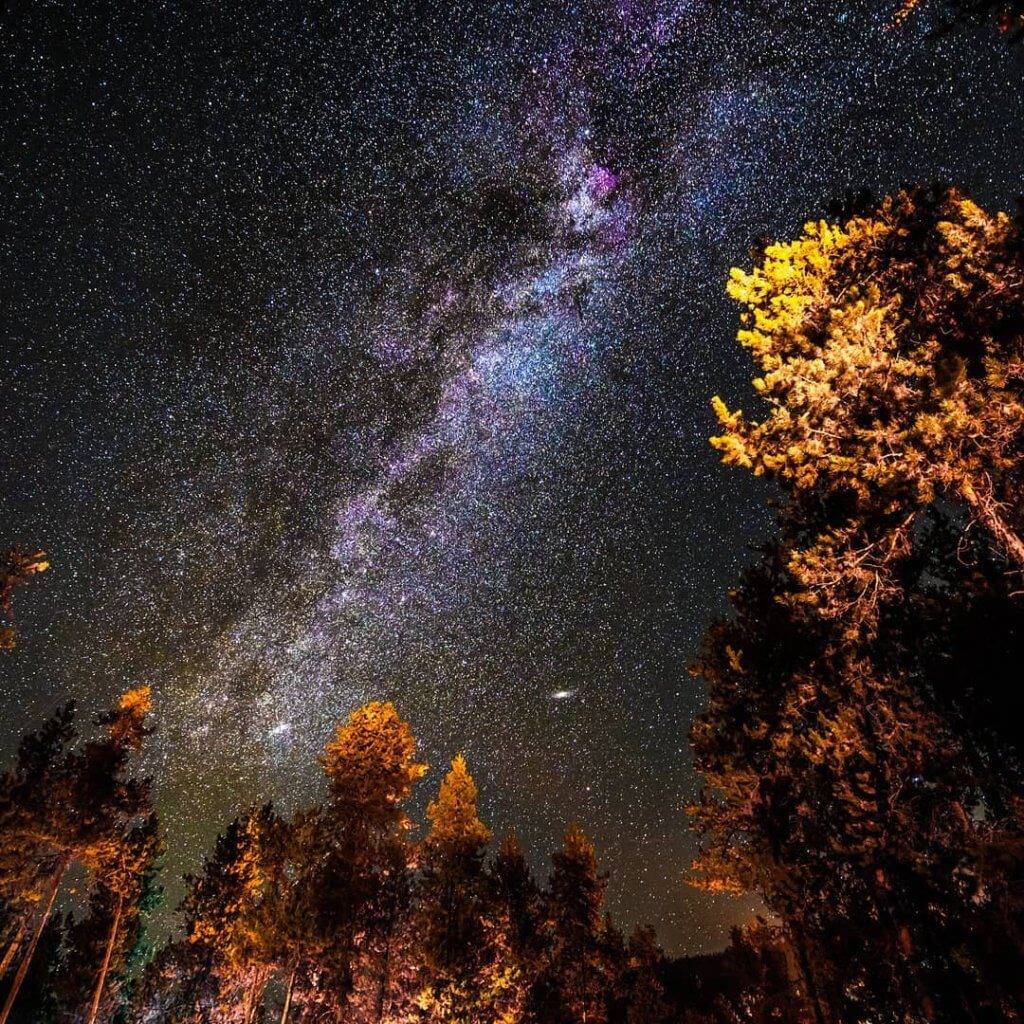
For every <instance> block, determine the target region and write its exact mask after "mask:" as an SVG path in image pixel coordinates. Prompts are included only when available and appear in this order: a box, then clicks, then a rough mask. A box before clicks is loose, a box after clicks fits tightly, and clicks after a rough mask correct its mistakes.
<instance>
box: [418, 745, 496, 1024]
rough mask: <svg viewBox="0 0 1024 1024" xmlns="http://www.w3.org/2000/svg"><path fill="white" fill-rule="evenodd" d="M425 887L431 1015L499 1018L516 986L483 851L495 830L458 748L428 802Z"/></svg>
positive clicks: (426, 990)
mask: <svg viewBox="0 0 1024 1024" xmlns="http://www.w3.org/2000/svg"><path fill="white" fill-rule="evenodd" d="M427 818H428V819H429V821H430V832H429V834H428V835H427V839H426V842H425V844H424V852H423V858H422V864H421V870H422V878H421V882H420V890H419V899H420V906H419V913H420V922H421V923H420V926H419V927H420V933H421V935H422V947H421V948H422V958H423V961H424V971H423V973H424V985H423V989H422V992H421V995H420V998H419V1002H420V1005H421V1007H422V1008H423V1009H424V1010H425V1012H426V1013H427V1015H428V1017H429V1019H431V1020H437V1021H476V1020H488V1019H490V1020H495V1019H498V1018H499V1016H500V1013H501V1004H502V1003H503V1002H504V999H505V998H506V997H507V996H508V995H509V994H510V993H509V989H511V988H512V986H513V978H512V976H511V974H510V973H509V972H508V971H506V970H505V968H506V967H508V966H509V965H508V964H507V963H506V962H504V961H506V960H507V958H506V957H503V956H502V954H504V953H505V952H506V947H505V945H504V943H503V941H502V940H503V938H504V936H503V935H502V934H501V928H500V924H499V922H498V920H497V919H496V918H495V915H494V911H495V909H496V908H494V907H493V906H490V905H489V903H488V899H487V896H488V893H487V885H486V877H485V872H484V854H485V853H486V850H487V844H488V843H489V842H490V838H491V833H490V830H489V829H488V828H487V826H486V825H484V823H483V822H482V821H481V820H480V818H479V816H478V813H477V789H476V783H475V782H474V781H473V778H472V776H471V775H470V774H469V770H468V768H467V767H466V760H465V758H464V757H463V756H462V755H461V754H459V755H457V756H456V757H455V759H454V760H453V761H452V764H451V769H450V770H449V772H448V773H447V775H446V776H445V778H444V780H443V782H442V783H441V788H440V790H439V792H438V795H437V799H436V800H434V801H432V802H431V803H430V804H428V806H427Z"/></svg>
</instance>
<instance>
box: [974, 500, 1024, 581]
mask: <svg viewBox="0 0 1024 1024" xmlns="http://www.w3.org/2000/svg"><path fill="white" fill-rule="evenodd" d="M960 494H961V495H962V496H963V499H964V501H966V502H967V504H968V505H969V506H970V508H971V511H972V512H973V513H974V515H975V518H976V519H977V520H978V521H979V522H980V523H981V524H982V525H983V526H984V527H985V529H986V530H988V532H989V533H990V534H991V535H992V537H993V539H994V540H995V542H996V544H998V545H999V547H1000V548H1002V550H1003V551H1004V552H1005V554H1006V556H1007V557H1008V558H1009V559H1010V561H1011V562H1013V563H1014V565H1015V566H1016V567H1017V568H1018V569H1024V541H1022V540H1021V539H1020V537H1018V536H1017V534H1016V533H1014V531H1013V530H1011V529H1010V527H1009V526H1007V525H1006V521H1005V520H1004V519H1003V517H1002V516H1001V515H1000V514H999V509H998V506H997V505H996V502H995V499H994V498H993V497H992V496H991V495H990V494H988V495H980V494H978V492H977V491H976V490H975V489H974V485H973V484H972V483H971V482H970V480H965V481H964V482H963V483H962V484H961V485H960Z"/></svg>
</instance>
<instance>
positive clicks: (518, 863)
mask: <svg viewBox="0 0 1024 1024" xmlns="http://www.w3.org/2000/svg"><path fill="white" fill-rule="evenodd" d="M489 878H490V884H491V889H492V893H493V896H492V898H493V899H494V900H495V901H496V902H497V903H498V905H499V906H500V907H501V908H502V912H503V913H504V914H505V916H506V917H507V919H508V922H509V928H510V943H511V946H512V951H513V954H514V955H515V957H516V960H517V961H518V962H519V963H520V964H521V965H522V969H523V971H524V972H529V971H531V970H532V968H533V965H535V964H536V963H537V959H538V957H539V955H540V952H541V948H542V945H543V937H542V934H541V930H542V921H543V907H542V904H541V895H540V888H539V887H538V885H537V881H536V879H535V878H534V877H533V872H532V871H531V870H530V866H529V865H528V864H527V862H526V857H525V856H524V855H523V848H522V846H521V845H520V842H519V839H518V837H517V836H516V834H515V832H513V831H512V830H509V832H508V833H507V834H506V836H505V838H504V839H503V840H502V843H501V846H500V847H499V848H498V852H497V854H495V857H494V861H493V863H492V864H491V866H490V870H489Z"/></svg>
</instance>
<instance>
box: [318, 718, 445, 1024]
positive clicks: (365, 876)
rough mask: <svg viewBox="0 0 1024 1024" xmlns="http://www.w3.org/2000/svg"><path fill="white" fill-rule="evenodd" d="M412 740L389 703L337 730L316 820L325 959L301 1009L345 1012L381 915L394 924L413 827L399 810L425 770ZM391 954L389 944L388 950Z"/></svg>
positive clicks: (384, 990) (328, 755) (320, 923)
mask: <svg viewBox="0 0 1024 1024" xmlns="http://www.w3.org/2000/svg"><path fill="white" fill-rule="evenodd" d="M415 748H416V744H415V740H414V739H413V735H412V730H411V729H410V728H409V725H408V723H407V722H405V721H403V720H402V718H401V717H400V716H399V715H398V712H397V711H396V710H395V707H394V705H393V704H391V703H385V702H379V701H374V702H371V703H369V704H367V705H365V706H364V707H362V708H359V709H358V710H356V711H354V712H353V713H352V714H351V715H350V716H349V718H348V720H347V721H346V722H344V723H342V724H340V725H339V726H338V728H337V730H336V731H335V734H334V736H333V738H332V739H331V741H330V742H329V743H328V744H327V747H326V749H325V750H324V754H323V756H322V757H321V760H320V763H321V765H322V767H323V770H324V775H325V776H326V780H327V786H328V799H327V802H326V804H325V805H324V807H323V808H322V810H321V812H320V814H319V815H318V826H317V828H318V839H317V843H318V848H319V851H320V854H319V862H318V869H317V872H316V874H315V875H314V877H313V884H314V885H315V887H316V889H317V891H318V893H319V901H318V908H317V915H318V916H317V922H316V928H317V931H318V935H319V942H320V944H321V949H322V950H323V954H322V955H321V956H320V957H319V958H318V963H317V977H318V982H317V984H316V985H313V986H310V987H309V989H308V990H307V991H306V992H305V993H304V1001H306V1002H310V1001H320V1002H321V1003H322V1002H324V1001H325V1000H326V1001H327V1002H328V1003H329V1004H330V1005H333V1006H334V1008H335V1009H337V1008H339V1007H340V1006H341V1005H343V1004H344V1001H345V1000H346V999H347V998H348V997H349V995H350V992H351V986H352V975H353V970H354V968H355V967H356V965H357V963H358V962H360V961H362V962H363V963H364V964H365V962H366V961H367V959H368V957H369V958H372V951H371V948H370V947H371V946H372V945H373V944H375V943H379V942H380V938H381V935H380V928H379V927H377V925H378V924H379V922H380V920H381V918H382V913H383V916H384V919H385V920H388V921H390V924H389V929H390V928H391V927H393V924H394V912H393V910H391V909H385V910H383V911H382V908H390V907H391V906H392V905H393V902H392V901H393V900H394V899H396V898H400V897H399V896H396V892H400V890H401V886H402V885H403V880H402V879H401V878H400V877H399V876H400V875H401V873H403V872H404V871H405V870H406V865H407V858H408V846H407V840H406V834H407V831H408V829H409V821H408V818H407V817H406V815H405V813H404V811H403V809H402V804H403V803H404V801H405V800H406V799H407V798H408V797H409V795H410V793H411V792H412V787H413V785H414V784H415V782H416V781H417V780H418V779H419V778H421V777H422V775H423V773H424V772H425V771H426V765H423V764H420V763H418V762H417V761H416V760H415V756H414V755H415ZM389 948H390V947H389V946H388V944H387V942H384V949H385V950H387V949H389ZM389 971H390V967H389V968H388V969H387V970H384V971H383V972H382V979H383V980H382V982H381V984H382V986H383V987H382V988H380V989H378V991H380V992H381V993H382V994H381V995H380V1002H381V1003H384V1002H386V1001H387V998H388V994H387V989H388V984H389V981H388V974H389Z"/></svg>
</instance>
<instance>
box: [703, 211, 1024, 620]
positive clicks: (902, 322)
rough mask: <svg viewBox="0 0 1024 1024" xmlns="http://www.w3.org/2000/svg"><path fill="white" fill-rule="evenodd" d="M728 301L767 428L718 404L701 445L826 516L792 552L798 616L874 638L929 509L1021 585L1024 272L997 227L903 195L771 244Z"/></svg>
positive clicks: (1017, 240)
mask: <svg viewBox="0 0 1024 1024" xmlns="http://www.w3.org/2000/svg"><path fill="white" fill-rule="evenodd" d="M729 293H730V295H732V296H733V297H734V298H735V299H736V300H737V301H739V302H740V303H741V304H743V305H744V306H745V307H746V310H747V312H746V313H745V314H744V320H745V322H746V326H745V327H744V329H743V330H741V331H740V333H739V338H740V341H741V343H742V344H743V345H744V346H745V347H747V348H748V349H749V350H750V351H751V353H752V355H753V357H754V359H755V362H756V363H757V365H758V367H759V369H760V371H761V373H760V376H759V377H757V378H756V379H755V380H754V386H755V388H756V389H757V391H758V392H759V394H760V396H761V398H762V399H763V400H764V402H765V403H766V409H767V412H766V414H765V415H764V416H763V417H762V418H761V419H760V420H759V421H749V420H747V419H746V418H744V416H743V415H742V413H740V412H735V411H729V410H728V409H727V408H726V406H725V404H724V403H723V402H722V401H721V400H720V399H718V398H716V399H715V400H714V405H715V410H716V412H717V415H718V418H719V422H720V424H721V426H722V433H721V434H720V435H719V436H717V437H715V438H713V439H712V444H713V445H714V446H715V447H716V448H718V449H719V450H720V451H721V452H722V457H723V461H725V462H726V463H728V464H730V465H737V466H741V467H744V468H747V469H751V470H753V472H754V473H756V474H767V475H770V476H772V477H774V478H775V479H776V480H778V481H779V482H780V483H781V484H782V485H783V486H784V487H785V488H787V489H788V490H789V491H790V492H791V493H792V494H793V495H794V500H801V501H804V502H805V503H806V504H813V503H814V502H818V503H820V502H825V503H826V505H827V516H826V517H825V521H824V522H821V523H816V524H815V523H812V522H811V521H810V520H809V518H808V517H804V519H803V520H802V522H801V528H802V530H803V532H804V534H805V538H804V539H803V540H802V541H801V542H800V543H794V544H793V545H792V548H791V551H790V552H789V565H788V568H789V569H790V571H791V572H793V573H794V574H795V575H796V576H797V578H798V579H799V580H800V581H801V582H803V583H804V594H803V599H805V600H807V601H809V602H813V603H814V604H816V605H817V606H818V607H819V609H820V610H821V611H822V612H823V613H828V614H832V615H834V616H836V617H845V618H846V619H848V620H849V621H850V622H851V623H852V624H853V626H854V627H856V626H859V625H860V624H861V623H867V624H869V625H870V623H872V622H873V611H874V608H875V606H876V604H877V600H878V599H880V598H882V597H884V596H885V595H886V594H887V593H888V594H891V593H892V588H893V587H894V585H895V584H894V581H893V578H892V572H891V566H892V563H893V561H894V560H896V559H899V558H901V557H904V556H905V555H906V554H907V552H908V549H909V545H910V544H911V540H912V536H913V531H914V528H915V525H916V523H917V522H918V520H919V518H920V514H921V512H922V511H924V510H927V509H928V508H930V507H932V506H934V504H935V503H936V501H937V500H940V499H941V500H942V501H944V502H950V503H953V504H954V505H958V506H960V507H962V508H963V510H964V513H965V514H966V515H967V516H968V517H969V520H970V522H971V523H972V524H973V525H974V526H975V527H976V528H977V529H979V530H981V531H984V533H985V534H986V535H987V536H988V538H990V540H991V542H992V544H993V546H994V547H995V548H996V549H997V550H998V551H1000V552H1001V553H1002V554H1003V556H1004V557H1005V558H1006V559H1007V561H1008V563H1009V567H1010V568H1011V569H1012V570H1014V571H1017V572H1019V571H1020V570H1021V569H1024V540H1022V533H1021V531H1022V526H1024V518H1022V513H1024V510H1022V495H1024V479H1022V462H1021V457H1020V456H1021V445H1022V439H1024V376H1022V372H1021V366H1022V361H1024V340H1022V339H1024V255H1022V249H1021V235H1020V230H1019V228H1018V227H1017V225H1016V224H1015V223H1014V222H1013V221H1012V220H1011V219H1010V218H1009V217H1007V216H1006V215H1005V214H997V215H994V216H993V215H989V214H987V213H985V212H984V211H983V210H981V209H980V208H979V207H978V206H976V205H975V204H974V203H972V202H971V201H970V200H968V199H965V198H964V197H963V196H961V195H959V194H958V193H956V192H953V191H949V192H944V193H939V194H937V195H930V194H927V193H924V192H914V193H901V194H899V195H898V196H895V197H894V198H891V199H887V200H885V201H884V202H882V203H881V204H880V205H879V206H878V207H877V208H876V209H875V210H874V211H872V212H871V213H869V214H867V215H863V216H857V217H853V218H851V219H850V220H849V221H847V222H846V223H845V224H843V225H836V224H828V223H825V222H819V223H809V224H807V225H806V226H805V229H804V234H803V236H802V237H801V238H799V239H798V240H796V241H795V242H788V243H778V244H773V245H769V246H768V247H767V248H766V249H765V251H764V256H763V258H762V260H761V262H760V263H759V265H758V266H757V267H755V268H754V270H753V271H752V272H750V273H747V272H744V271H740V270H734V271H733V272H732V278H731V280H730V282H729ZM862 598H863V599H862Z"/></svg>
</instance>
